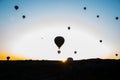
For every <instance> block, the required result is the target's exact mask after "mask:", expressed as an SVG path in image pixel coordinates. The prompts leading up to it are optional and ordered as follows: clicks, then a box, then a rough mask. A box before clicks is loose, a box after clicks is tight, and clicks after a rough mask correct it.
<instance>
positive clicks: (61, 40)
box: [54, 36, 65, 49]
mask: <svg viewBox="0 0 120 80" xmlns="http://www.w3.org/2000/svg"><path fill="white" fill-rule="evenodd" d="M54 42H55V44H56V45H57V47H58V48H59V49H60V47H61V46H62V45H63V43H64V42H65V39H64V38H63V37H62V36H57V37H55V39H54Z"/></svg>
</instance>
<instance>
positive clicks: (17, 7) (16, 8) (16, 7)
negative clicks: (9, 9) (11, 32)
mask: <svg viewBox="0 0 120 80" xmlns="http://www.w3.org/2000/svg"><path fill="white" fill-rule="evenodd" d="M14 8H15V10H18V9H19V6H18V5H15V6H14ZM22 18H23V19H25V18H26V16H25V15H23V16H22Z"/></svg>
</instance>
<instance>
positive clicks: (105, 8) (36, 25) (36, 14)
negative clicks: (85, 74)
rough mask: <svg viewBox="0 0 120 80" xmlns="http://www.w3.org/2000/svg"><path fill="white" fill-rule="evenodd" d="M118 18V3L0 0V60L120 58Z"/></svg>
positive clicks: (115, 0)
mask: <svg viewBox="0 0 120 80" xmlns="http://www.w3.org/2000/svg"><path fill="white" fill-rule="evenodd" d="M15 5H17V6H19V9H17V10H16V9H15V8H14V6H15ZM84 7H86V10H84ZM23 15H24V16H25V18H22V16H23ZM97 15H99V18H97V17H96V16H97ZM116 17H118V20H116V19H115V18H116ZM119 17H120V0H0V60H4V59H6V56H11V59H15V60H17V59H34V60H36V59H37V60H43V59H44V60H64V59H67V58H68V57H72V58H73V59H74V60H80V59H90V58H103V59H108V58H112V59H116V58H120V57H119V55H118V56H115V54H120V50H119V49H120V43H119V41H120V19H119ZM69 26H70V28H71V29H70V30H68V27H69ZM57 36H62V37H63V38H64V39H65V42H64V44H63V45H62V46H61V48H60V50H61V53H60V54H58V53H57V51H58V47H57V45H56V44H55V42H54V39H55V37H57ZM99 40H102V42H99ZM74 51H76V52H77V53H76V54H74Z"/></svg>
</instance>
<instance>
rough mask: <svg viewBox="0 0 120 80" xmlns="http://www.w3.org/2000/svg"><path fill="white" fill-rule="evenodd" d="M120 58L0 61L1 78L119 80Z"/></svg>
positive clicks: (9, 79)
mask: <svg viewBox="0 0 120 80" xmlns="http://www.w3.org/2000/svg"><path fill="white" fill-rule="evenodd" d="M119 75H120V60H110V59H106V60H102V59H89V60H80V61H73V62H66V63H62V62H60V61H35V60H34V61H32V60H30V61H29V60H28V61H27V60H26V61H0V80H119V77H120V76H119Z"/></svg>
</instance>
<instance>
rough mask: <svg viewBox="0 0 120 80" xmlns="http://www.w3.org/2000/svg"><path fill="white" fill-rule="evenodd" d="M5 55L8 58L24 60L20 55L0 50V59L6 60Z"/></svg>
mask: <svg viewBox="0 0 120 80" xmlns="http://www.w3.org/2000/svg"><path fill="white" fill-rule="evenodd" d="M7 56H10V57H11V58H10V60H24V59H25V58H24V57H20V56H17V55H12V54H10V53H9V52H7V51H3V50H0V60H6V57H7Z"/></svg>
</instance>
